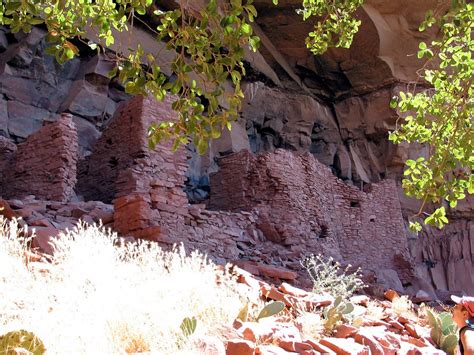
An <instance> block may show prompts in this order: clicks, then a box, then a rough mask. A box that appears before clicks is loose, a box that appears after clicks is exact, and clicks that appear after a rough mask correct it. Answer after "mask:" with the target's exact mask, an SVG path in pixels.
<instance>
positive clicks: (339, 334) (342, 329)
mask: <svg viewBox="0 0 474 355" xmlns="http://www.w3.org/2000/svg"><path fill="white" fill-rule="evenodd" d="M357 330H358V329H357V328H356V327H353V326H351V325H349V324H340V325H338V326H337V327H336V334H335V335H336V338H349V337H350V336H352V335H354V334H355V333H357Z"/></svg>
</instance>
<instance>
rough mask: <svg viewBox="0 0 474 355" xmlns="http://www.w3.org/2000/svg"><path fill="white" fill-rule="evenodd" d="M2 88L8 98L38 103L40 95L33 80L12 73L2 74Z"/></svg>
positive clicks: (31, 103) (0, 79) (0, 83)
mask: <svg viewBox="0 0 474 355" xmlns="http://www.w3.org/2000/svg"><path fill="white" fill-rule="evenodd" d="M0 90H1V92H2V93H4V94H5V95H6V97H7V98H8V99H10V100H14V101H19V102H21V103H24V104H26V105H36V103H37V101H38V98H39V96H40V94H39V91H38V89H37V87H36V85H35V82H34V81H33V80H31V79H28V78H20V77H15V76H11V75H2V76H1V77H0Z"/></svg>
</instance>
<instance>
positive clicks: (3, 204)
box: [0, 198, 18, 219]
mask: <svg viewBox="0 0 474 355" xmlns="http://www.w3.org/2000/svg"><path fill="white" fill-rule="evenodd" d="M0 216H3V217H5V218H6V219H13V218H17V217H18V215H17V214H16V213H15V212H13V210H12V209H11V208H10V205H9V204H8V202H7V201H5V200H2V199H1V198H0Z"/></svg>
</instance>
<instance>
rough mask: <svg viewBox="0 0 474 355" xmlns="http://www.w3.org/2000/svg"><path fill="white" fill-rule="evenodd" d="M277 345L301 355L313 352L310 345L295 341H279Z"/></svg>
mask: <svg viewBox="0 0 474 355" xmlns="http://www.w3.org/2000/svg"><path fill="white" fill-rule="evenodd" d="M277 344H278V346H279V347H280V348H282V349H284V350H286V351H292V352H296V353H301V352H303V351H308V350H313V347H312V346H311V345H310V344H308V343H303V342H300V341H293V340H278V341H277Z"/></svg>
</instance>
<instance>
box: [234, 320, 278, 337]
mask: <svg viewBox="0 0 474 355" xmlns="http://www.w3.org/2000/svg"><path fill="white" fill-rule="evenodd" d="M238 332H239V334H241V335H242V337H243V338H244V339H245V340H248V341H251V342H257V341H259V342H266V341H270V340H271V339H272V338H273V334H274V332H275V329H273V328H272V326H271V324H269V323H254V322H244V323H243V324H242V326H241V327H240V328H239V330H238Z"/></svg>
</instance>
